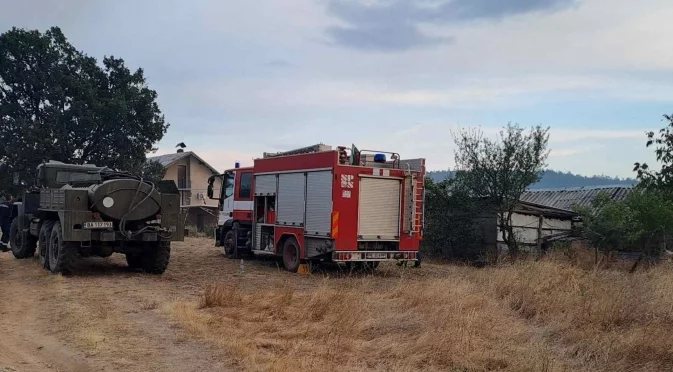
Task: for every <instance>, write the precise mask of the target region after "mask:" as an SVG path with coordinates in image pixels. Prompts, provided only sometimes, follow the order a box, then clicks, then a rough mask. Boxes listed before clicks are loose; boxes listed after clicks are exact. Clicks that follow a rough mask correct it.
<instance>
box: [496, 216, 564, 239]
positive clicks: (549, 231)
mask: <svg viewBox="0 0 673 372" xmlns="http://www.w3.org/2000/svg"><path fill="white" fill-rule="evenodd" d="M512 225H513V226H514V236H515V237H516V239H517V242H519V243H520V244H524V245H536V244H537V238H538V236H537V234H538V225H539V219H538V216H533V215H527V214H521V213H514V214H513V215H512ZM571 228H572V221H571V220H569V219H568V220H561V219H557V218H549V217H543V220H542V236H543V237H544V236H548V235H553V234H557V233H560V232H564V231H570V230H571ZM498 243H499V244H500V243H504V240H503V239H502V234H501V233H500V232H499V231H498Z"/></svg>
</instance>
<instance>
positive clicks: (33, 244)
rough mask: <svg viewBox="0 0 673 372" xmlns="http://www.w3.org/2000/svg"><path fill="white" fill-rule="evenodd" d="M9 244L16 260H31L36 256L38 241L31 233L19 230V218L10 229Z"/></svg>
mask: <svg viewBox="0 0 673 372" xmlns="http://www.w3.org/2000/svg"><path fill="white" fill-rule="evenodd" d="M9 244H10V245H11V246H12V254H14V257H16V258H19V259H21V258H31V257H33V256H35V249H36V248H37V239H35V237H34V236H32V235H30V234H29V233H24V232H23V231H21V229H20V228H19V218H18V217H17V218H15V219H14V221H12V225H11V226H10V228H9Z"/></svg>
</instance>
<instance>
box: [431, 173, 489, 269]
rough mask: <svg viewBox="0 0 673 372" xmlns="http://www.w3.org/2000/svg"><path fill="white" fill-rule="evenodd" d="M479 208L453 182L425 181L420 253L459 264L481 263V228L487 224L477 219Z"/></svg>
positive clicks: (482, 245) (483, 254) (482, 246)
mask: <svg viewBox="0 0 673 372" xmlns="http://www.w3.org/2000/svg"><path fill="white" fill-rule="evenodd" d="M481 207H482V206H481V205H479V203H478V201H476V200H474V199H472V198H470V197H469V195H468V194H467V193H466V192H465V190H464V189H463V188H461V187H460V186H459V185H458V184H457V181H456V179H455V178H454V179H448V178H447V179H445V180H443V181H440V182H434V181H433V180H432V179H430V178H427V179H426V180H425V226H424V228H423V247H422V249H423V251H424V252H427V253H429V254H430V255H441V256H443V257H447V258H452V259H459V260H467V261H476V260H480V259H484V258H485V257H484V256H485V255H486V253H487V252H485V251H484V249H483V248H484V239H483V231H482V224H483V223H484V222H485V221H486V220H485V219H480V218H479V217H480V215H479V212H480V211H481V210H482V208H481ZM487 228H488V227H487ZM491 231H495V229H494V228H493V229H492V230H491Z"/></svg>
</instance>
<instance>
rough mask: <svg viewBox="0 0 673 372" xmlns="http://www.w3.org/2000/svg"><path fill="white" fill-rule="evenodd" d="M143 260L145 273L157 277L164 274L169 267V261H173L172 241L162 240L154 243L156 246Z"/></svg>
mask: <svg viewBox="0 0 673 372" xmlns="http://www.w3.org/2000/svg"><path fill="white" fill-rule="evenodd" d="M142 259H143V263H142V265H143V270H145V272H147V273H149V274H155V275H161V274H163V273H164V271H166V268H167V267H168V261H170V259H171V242H170V240H161V241H158V242H156V243H154V246H153V247H152V248H150V249H149V250H147V251H146V252H145V253H144V254H143V256H142Z"/></svg>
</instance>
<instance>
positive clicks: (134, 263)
mask: <svg viewBox="0 0 673 372" xmlns="http://www.w3.org/2000/svg"><path fill="white" fill-rule="evenodd" d="M126 263H127V264H128V265H129V267H130V268H132V269H141V268H142V267H143V258H142V256H140V255H138V254H133V253H127V254H126Z"/></svg>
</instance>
